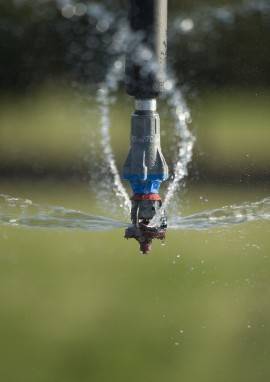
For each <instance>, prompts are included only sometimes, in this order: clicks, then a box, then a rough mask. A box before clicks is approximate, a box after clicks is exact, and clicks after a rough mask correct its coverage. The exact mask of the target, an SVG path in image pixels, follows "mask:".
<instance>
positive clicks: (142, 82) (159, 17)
mask: <svg viewBox="0 0 270 382" xmlns="http://www.w3.org/2000/svg"><path fill="white" fill-rule="evenodd" d="M167 5H168V4H167V0H130V1H129V23H130V29H131V32H132V33H133V38H132V39H131V44H130V46H129V51H128V53H127V57H126V90H127V93H128V94H129V95H131V96H134V97H135V98H139V99H149V98H156V97H158V95H159V94H160V92H162V89H163V83H164V76H165V65H166V51H167Z"/></svg>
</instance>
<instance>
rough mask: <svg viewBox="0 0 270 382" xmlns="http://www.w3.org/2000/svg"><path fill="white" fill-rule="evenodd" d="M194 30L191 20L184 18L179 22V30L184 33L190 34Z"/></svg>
mask: <svg viewBox="0 0 270 382" xmlns="http://www.w3.org/2000/svg"><path fill="white" fill-rule="evenodd" d="M193 28H194V22H193V20H192V19H189V18H186V19H184V20H182V21H181V22H180V29H181V30H182V32H184V33H188V32H190V31H191V30H192V29H193Z"/></svg>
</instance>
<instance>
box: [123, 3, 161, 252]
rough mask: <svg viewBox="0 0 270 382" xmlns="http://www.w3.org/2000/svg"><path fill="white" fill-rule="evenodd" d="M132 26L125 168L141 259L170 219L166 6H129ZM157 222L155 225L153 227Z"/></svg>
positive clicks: (132, 233)
mask: <svg viewBox="0 0 270 382" xmlns="http://www.w3.org/2000/svg"><path fill="white" fill-rule="evenodd" d="M129 24H130V30H131V35H132V36H134V37H133V38H132V40H131V42H130V46H129V48H128V50H127V53H126V77H125V84H126V91H127V93H128V94H129V95H130V96H132V97H134V98H135V111H134V113H133V114H132V117H131V137H130V150H129V153H128V156H127V159H126V162H125V164H124V168H123V178H124V179H125V180H128V181H129V183H130V185H131V188H132V191H133V196H132V198H131V202H132V206H131V222H132V225H131V226H130V227H128V228H127V229H126V232H125V237H126V238H127V239H129V238H134V239H136V240H137V241H138V242H139V244H140V249H141V251H142V253H144V254H145V253H148V252H149V251H150V250H151V243H152V240H153V239H160V240H163V239H165V234H166V228H167V218H166V213H165V211H164V209H162V201H161V197H160V195H159V189H160V185H161V183H162V182H163V181H165V180H166V179H168V167H167V164H166V161H165V159H164V156H163V154H162V151H161V144H160V119H159V115H158V113H157V101H156V100H157V98H158V96H159V95H160V93H161V92H162V90H163V87H164V82H165V61H166V49H167V0H130V1H129ZM154 218H155V224H151V221H153V219H154Z"/></svg>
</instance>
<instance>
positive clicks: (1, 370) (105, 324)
mask: <svg viewBox="0 0 270 382" xmlns="http://www.w3.org/2000/svg"><path fill="white" fill-rule="evenodd" d="M50 187H51V186H50V185H47V186H46V185H45V184H44V183H41V184H36V187H35V189H34V188H33V187H32V185H27V184H26V183H25V184H20V185H19V186H18V185H17V184H16V183H13V184H12V183H9V184H8V183H6V184H2V187H1V190H2V191H4V192H8V193H11V194H12V193H13V194H14V192H15V190H16V189H17V196H26V194H28V196H30V197H31V198H33V199H34V201H38V202H41V201H43V202H46V201H47V202H52V203H54V204H55V203H56V202H57V201H60V199H61V202H62V203H61V204H62V205H65V206H67V207H76V208H81V209H84V208H86V206H88V208H87V209H88V210H89V211H91V210H95V208H96V207H95V204H93V200H92V198H91V197H89V195H88V193H87V190H86V188H85V187H82V188H81V187H78V186H76V185H71V186H68V185H67V184H62V185H61V184H59V185H55V188H54V191H53V190H52V189H51V188H50ZM27 188H28V192H27ZM64 190H65V192H64ZM206 193H207V195H208V197H209V202H208V203H203V202H202V201H201V199H200V196H201V195H205V194H206ZM265 193H266V191H265ZM258 196H263V192H262V191H261V190H256V189H254V190H249V191H248V190H245V189H243V190H241V189H238V190H235V193H234V194H231V195H228V193H227V190H226V188H225V189H221V188H220V187H219V189H216V188H211V187H208V188H204V189H202V190H196V189H191V190H190V191H189V192H188V193H187V194H186V195H185V199H184V200H183V204H184V205H185V209H186V211H187V210H198V209H200V208H201V209H202V208H207V207H208V206H209V208H210V207H212V206H218V205H223V204H225V203H227V202H233V201H237V200H240V198H242V200H243V199H245V200H255V199H256V198H258ZM187 201H189V203H190V206H191V207H189V206H188V203H187ZM269 252H270V242H269V224H268V223H261V222H258V223H252V224H247V225H243V226H235V227H233V228H231V229H226V230H224V229H217V230H212V231H209V232H188V231H183V232H181V231H178V232H177V231H175V232H174V231H170V232H169V233H168V238H167V241H166V245H165V246H161V245H160V243H158V242H156V243H155V244H154V250H153V253H152V254H151V255H149V256H146V257H145V256H141V255H139V253H138V247H137V244H136V243H135V242H132V241H125V240H124V239H123V232H122V231H121V230H116V231H113V232H107V233H84V232H64V231H41V230H24V229H18V228H3V227H2V228H1V229H0V263H1V267H0V301H1V305H0V338H1V345H0V359H1V366H0V378H1V380H3V381H7V382H17V381H22V382H24V381H27V382H32V381H33V382H40V381H42V382H43V381H44V382H47V381H50V382H54V381H55V382H56V381H57V382H75V381H76V382H84V381H95V382H99V381H126V380H129V381H134V382H135V381H138V380H139V381H147V382H148V381H156V382H159V381H160V382H161V381H162V382H163V381H164V380H168V381H172V382H176V381H179V380H180V379H182V380H186V381H191V382H192V381H198V380H200V381H203V382H204V381H205V382H206V381H207V382H209V381H213V382H214V381H221V382H223V381H224V382H225V381H228V380H230V381H232V382H234V381H235V382H239V381H240V382H242V381H243V382H246V381H248V382H249V381H250V382H253V381H254V380H262V381H265V380H267V379H268V376H269V373H270V368H269V362H268V354H269V351H270V345H269V339H270V332H269V315H270V308H269V303H268V301H269V297H270V296H269V288H268V280H269V276H270V262H269V261H270V258H269ZM178 255H180V257H177V256H178Z"/></svg>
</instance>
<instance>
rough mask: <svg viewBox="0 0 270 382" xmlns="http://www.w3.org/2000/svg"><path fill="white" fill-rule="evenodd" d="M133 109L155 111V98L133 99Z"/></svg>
mask: <svg viewBox="0 0 270 382" xmlns="http://www.w3.org/2000/svg"><path fill="white" fill-rule="evenodd" d="M135 110H137V111H156V110H157V100H156V99H155V98H150V99H135Z"/></svg>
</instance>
